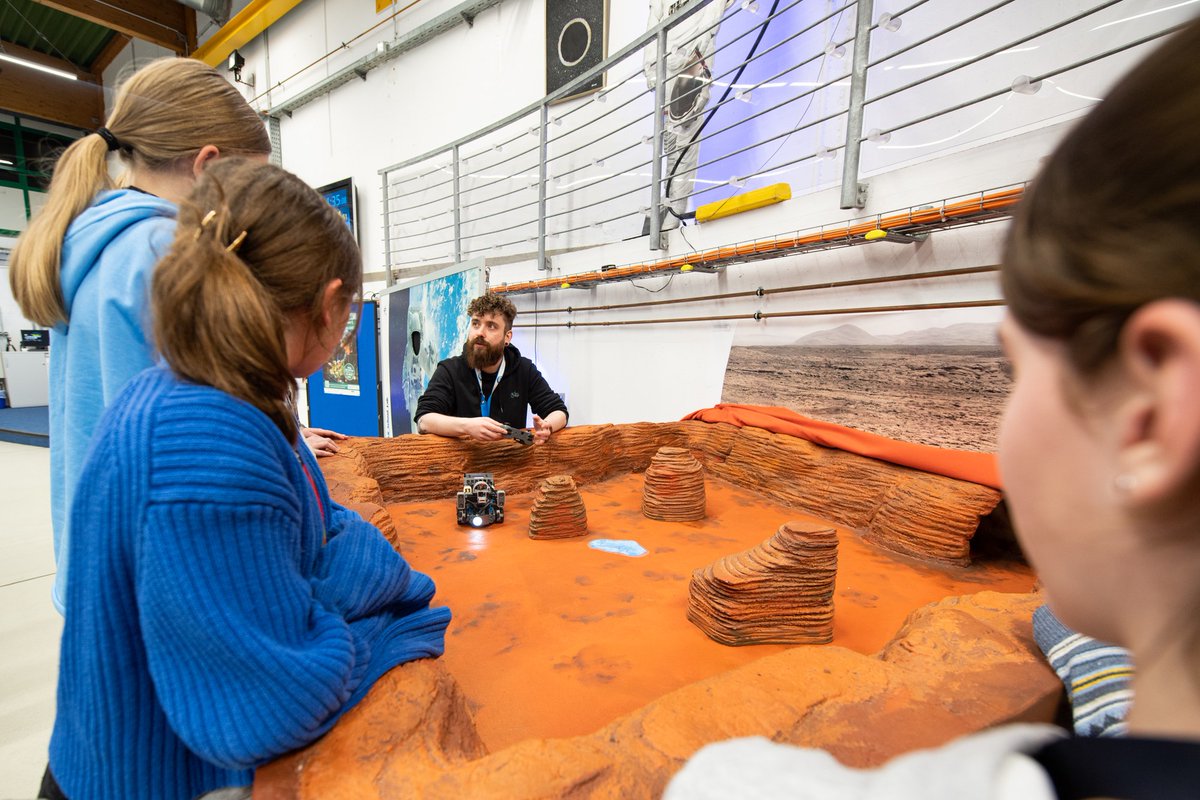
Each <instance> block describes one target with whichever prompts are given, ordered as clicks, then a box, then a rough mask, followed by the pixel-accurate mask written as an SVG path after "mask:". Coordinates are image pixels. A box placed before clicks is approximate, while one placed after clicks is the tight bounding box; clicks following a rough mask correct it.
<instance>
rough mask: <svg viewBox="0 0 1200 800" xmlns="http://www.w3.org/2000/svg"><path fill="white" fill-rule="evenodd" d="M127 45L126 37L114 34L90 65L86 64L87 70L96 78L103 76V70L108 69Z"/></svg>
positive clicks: (121, 34) (127, 39)
mask: <svg viewBox="0 0 1200 800" xmlns="http://www.w3.org/2000/svg"><path fill="white" fill-rule="evenodd" d="M127 44H129V37H128V36H126V35H125V34H123V33H116V32H114V33H113V35H112V38H111V39H109V40H108V44H106V45H104V49H103V50H101V51H100V52H99V53H98V54H97V55H96V57H95V58H93V59H92V63H91V64H88V69H89V70H90V71H91V73H92V74H93V75H95V76H96V77H97V78H99V77H101V76H103V75H104V70H106V69H108V65H109V64H111V63H112V62H113V60H114V59H115V58H116V57H117V56H119V55H120V54H121V51H122V50H124V49H125V45H127Z"/></svg>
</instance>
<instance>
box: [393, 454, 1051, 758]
mask: <svg viewBox="0 0 1200 800" xmlns="http://www.w3.org/2000/svg"><path fill="white" fill-rule="evenodd" d="M642 481H643V476H642V475H640V474H633V475H625V476H622V477H619V478H615V479H613V480H609V481H606V482H603V483H594V484H588V485H586V486H583V487H581V489H580V492H581V494H582V496H583V500H584V504H585V505H586V507H587V517H588V527H589V535H588V537H587V538H581V539H572V540H565V541H534V540H531V539H530V538H529V536H528V524H529V509H530V507H531V505H532V503H533V497H534V495H533V493H527V494H522V495H510V496H509V497H508V498H507V503H506V508H505V511H506V513H505V521H504V522H503V523H502V524H499V525H493V526H491V527H489V528H484V529H480V530H476V529H471V528H466V527H460V526H458V525H457V524H456V523H455V507H454V499H453V498H452V497H451V498H445V499H442V500H437V501H432V502H423V503H402V504H394V505H391V506H389V507H388V510H389V511H390V513H391V514H392V517H393V520H394V521H395V523H396V529H397V532H398V533H399V537H400V541H401V546H402V548H401V549H402V552H403V553H404V555H405V557H406V558H407V559H408V561H409V563H411V564H412V565H413V567H414V568H415V569H418V570H420V571H422V572H425V573H426V574H428V575H430V576H431V577H433V579H434V580H435V581H436V582H437V587H438V593H437V597H436V598H435V604H439V603H440V604H444V605H447V606H449V607H450V608H451V609H452V611H453V612H454V620H453V622H451V624H450V629H449V631H448V635H447V637H446V654H445V656H443V659H444V661H445V662H446V666H447V668H448V669H449V670H450V672H451V674H453V675H454V677H455V678H456V679H457V680H458V682H459V683H460V684H461V686H462V688H463V691H464V692H465V693H466V695H467V696H468V697H469V698H470V700H471V702H472V703H473V704H474V711H475V715H476V723H477V725H478V730H479V733H480V735H481V737H482V738H483V740H484V742H485V743H486V744H487V746H488V747H489V749H490V750H492V751H493V752H495V751H497V750H499V749H501V748H504V747H507V746H509V745H511V744H514V743H516V742H519V741H521V740H523V739H529V738H542V737H566V736H575V735H579V734H586V733H591V732H592V731H594V730H596V729H597V728H600V727H602V726H603V725H605V724H607V723H609V722H611V721H612V720H613V719H615V718H616V717H618V716H620V715H623V714H626V713H629V712H631V711H634V710H635V709H638V708H640V707H642V706H644V705H645V704H646V703H648V702H650V701H652V700H654V699H656V698H658V697H660V696H662V695H663V694H664V693H666V692H669V691H671V690H674V689H677V688H679V687H682V686H685V685H687V684H690V683H693V682H695V681H698V680H701V679H703V678H707V677H709V676H712V675H716V674H718V673H721V672H724V671H725V670H728V669H732V668H734V667H738V666H741V665H743V664H747V663H749V662H752V661H754V660H756V659H759V658H761V657H763V656H766V655H770V654H772V653H776V652H780V651H782V650H785V649H787V646H784V645H755V646H748V647H728V646H725V645H721V644H717V643H716V642H714V641H712V640H710V639H709V638H708V637H706V636H705V635H704V634H703V633H701V632H700V630H699V629H698V628H696V627H695V626H694V625H692V624H691V623H690V622H688V621H687V618H686V613H687V594H688V582H689V580H690V578H691V573H692V570H694V569H696V568H699V567H702V566H705V565H706V564H708V563H710V562H712V561H714V560H716V559H717V558H720V557H721V556H724V555H728V554H730V553H736V552H739V551H741V550H745V549H747V548H750V547H753V546H755V545H757V544H759V543H760V542H762V541H764V540H766V539H768V538H770V537H771V535H772V534H774V533H775V531H776V530H777V529H778V528H779V526H780V525H781V524H782V523H783V522H785V521H787V520H793V519H797V520H803V519H814V518H813V517H806V516H805V515H804V514H802V513H799V512H797V511H795V510H791V509H788V508H785V507H782V506H777V505H771V504H768V503H766V502H764V501H763V500H762V499H760V498H759V497H757V496H755V495H753V494H751V493H749V492H747V491H745V490H742V489H739V488H735V487H733V486H730V485H727V484H724V483H720V482H717V481H714V480H712V479H709V480H708V481H707V482H706V483H707V499H708V517H707V518H706V519H704V520H701V521H699V522H658V521H654V520H649V519H646V518H645V517H643V516H642V513H641V497H642ZM497 486H498V488H501V489H503V488H504V481H503V476H502V475H497ZM838 532H839V549H838V577H837V589H836V592H835V599H834V604H835V613H834V639H833V644H834V645H840V646H843V647H847V648H850V649H853V650H856V651H858V652H860V653H864V654H871V653H874V652H875V651H877V650H879V649H880V648H881V647H883V645H884V644H886V643H887V642H888V641H889V640H890V639H891V638H892V637H893V636H894V635H895V633H896V631H897V630H898V629H899V627H900V625H901V623H902V622H903V621H904V619H905V618H906V617H907V616H908V614H909V613H910V612H912V611H913V610H914V609H916V608H919V607H921V606H924V605H926V604H928V603H931V602H934V601H937V600H940V599H942V598H945V597H949V596H954V595H962V594H973V593H975V592H978V591H983V590H986V589H991V590H995V591H1001V592H1014V593H1024V592H1029V591H1031V590H1032V589H1033V585H1034V577H1033V574H1032V572H1031V571H1030V570H1029V568H1028V567H1026V566H1025V565H1023V564H1020V563H1014V562H987V563H980V564H975V565H973V566H970V567H962V568H956V567H943V566H931V565H927V564H922V563H920V562H917V561H914V560H912V559H907V558H904V557H901V556H893V555H890V554H888V553H886V552H883V551H880V550H878V549H876V548H874V547H871V546H870V545H868V544H866V543H864V542H863V541H862V540H861V539H860V538H859V537H858V536H857V535H856V534H855V533H854V532H853V531H850V530H848V529H845V528H839V531H838ZM599 538H608V539H632V540H635V541H637V542H638V543H639V544H641V545H642V547H644V548H646V550H647V551H649V552H648V553H647V554H646V555H645V556H642V557H637V558H633V557H629V556H624V555H616V554H612V553H606V552H602V551H599V550H595V549H592V548H589V547H588V544H587V543H588V541H590V540H593V539H599ZM807 646H808V647H813V646H814V645H807ZM818 647H819V645H818Z"/></svg>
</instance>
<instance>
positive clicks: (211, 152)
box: [192, 144, 221, 179]
mask: <svg viewBox="0 0 1200 800" xmlns="http://www.w3.org/2000/svg"><path fill="white" fill-rule="evenodd" d="M220 157H221V151H220V150H218V149H217V146H216V145H215V144H206V145H204V147H201V148H200V152H199V153H196V157H195V158H194V159H192V177H194V178H197V179H198V178H199V177H200V174H201V173H202V172H204V168H205V167H207V166H208V165H209V164H210V163H212V162H213V161H216V160H217V159H218V158H220Z"/></svg>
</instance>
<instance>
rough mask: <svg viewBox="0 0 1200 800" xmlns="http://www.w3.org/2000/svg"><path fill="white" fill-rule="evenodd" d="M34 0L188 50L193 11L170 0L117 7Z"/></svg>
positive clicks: (124, 1) (97, 0)
mask: <svg viewBox="0 0 1200 800" xmlns="http://www.w3.org/2000/svg"><path fill="white" fill-rule="evenodd" d="M34 2H35V3H39V4H41V5H44V6H48V7H49V8H53V9H56V10H58V11H62V12H63V13H65V14H70V15H71V16H74V17H79V18H80V19H86V20H87V21H89V22H94V23H96V24H97V25H103V26H104V27H105V28H111V29H112V30H114V31H117V32H118V33H122V34H124V35H126V36H131V37H133V38H135V39H141V40H142V41H145V42H150V43H151V44H156V45H158V46H159V47H165V48H166V49H168V50H173V51H174V52H176V53H179V54H181V55H187V54H188V53H190V52H191V50H190V49H189V47H188V37H187V30H188V23H187V17H188V15H189V14H190V15H192V27H193V29H194V28H195V24H196V23H195V13H196V12H195V11H193V10H192V9H190V8H187V7H186V6H182V5H180V4H179V3H176V2H172V0H121V3H120V6H119V7H118V6H117V4H115V3H107V2H103V0H34ZM193 42H194V39H193Z"/></svg>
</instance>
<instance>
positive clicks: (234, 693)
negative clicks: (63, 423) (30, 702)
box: [43, 159, 450, 800]
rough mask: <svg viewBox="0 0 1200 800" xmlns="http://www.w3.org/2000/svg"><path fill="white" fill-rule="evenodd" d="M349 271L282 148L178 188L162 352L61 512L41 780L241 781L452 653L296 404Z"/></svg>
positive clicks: (68, 786) (177, 794) (77, 790)
mask: <svg viewBox="0 0 1200 800" xmlns="http://www.w3.org/2000/svg"><path fill="white" fill-rule="evenodd" d="M360 282H361V259H360V256H359V252H358V247H357V245H356V244H355V243H354V240H353V238H352V237H351V235H350V232H349V230H348V229H347V227H346V225H345V223H344V222H343V221H342V219H341V217H340V216H338V214H337V213H336V212H335V211H334V210H333V209H332V208H331V207H330V206H329V205H328V204H327V203H326V202H325V201H324V200H323V199H322V198H321V197H320V195H318V194H317V193H316V192H315V191H313V190H312V189H310V188H309V187H307V186H306V185H305V184H304V183H302V182H301V181H300V180H299V179H298V178H296V177H295V176H293V175H291V174H289V173H287V172H284V171H283V170H281V169H279V168H277V167H274V166H271V165H269V164H263V163H257V162H251V161H247V160H245V159H222V160H221V161H220V162H218V163H216V164H213V165H212V166H210V167H209V168H208V169H207V170H205V172H204V174H203V175H202V176H201V178H200V179H199V181H198V182H197V184H196V188H195V191H194V193H193V194H192V196H191V198H190V199H189V200H188V201H187V202H186V203H184V204H183V205H182V206H181V209H180V214H179V225H178V229H177V231H176V233H175V238H174V242H173V244H172V245H171V248H170V251H169V252H168V253H167V255H166V256H165V257H164V259H163V260H162V262H161V263H160V264H159V266H158V267H157V268H156V270H155V273H154V278H153V283H152V290H151V310H152V314H153V320H154V321H153V331H154V341H155V343H156V345H157V346H158V348H159V350H160V351H161V354H162V360H163V361H164V362H165V364H164V365H162V366H160V367H159V368H157V369H150V370H146V371H145V372H143V373H142V374H141V375H139V376H137V377H136V378H134V379H133V380H132V381H131V382H130V384H129V385H128V387H127V388H126V389H125V391H124V392H123V393H122V395H121V397H120V398H119V401H118V402H116V403H114V404H113V406H112V408H110V409H109V411H108V412H107V413H106V414H105V416H104V418H103V419H102V421H101V422H100V424H99V426H98V428H97V431H96V436H95V441H94V444H93V448H92V451H91V454H90V455H89V457H88V459H87V462H86V464H85V465H84V468H83V471H82V473H81V475H80V480H79V490H78V492H77V493H76V499H75V503H74V506H73V508H72V522H73V524H74V525H77V526H84V525H86V526H87V527H88V535H87V536H75V537H72V540H71V543H70V547H71V558H72V560H73V561H74V563H75V564H76V565H77V568H76V571H75V574H74V576H73V577H72V579H71V583H70V585H69V588H68V592H67V614H66V620H65V624H64V628H63V640H62V656H61V661H60V672H59V683H58V708H57V718H56V720H55V725H54V733H53V736H52V738H51V742H50V766H49V769H48V770H47V773H46V778H45V780H44V783H43V795H44V796H47V797H67V798H85V797H121V798H130V799H131V800H152V799H153V800H175V799H178V800H190V798H195V797H198V796H200V795H203V794H205V793H207V792H212V791H215V790H219V789H227V788H228V787H246V791H245V792H244V793H243V796H245V797H249V791H248V787H249V785H250V783H251V781H252V779H253V775H254V768H255V767H257V766H258V765H260V764H262V763H264V762H266V761H269V760H271V759H273V758H276V757H277V756H279V755H281V754H283V753H285V752H287V751H289V750H293V749H295V748H297V747H302V746H304V745H306V744H308V743H309V742H311V741H313V740H314V739H316V738H317V737H319V736H321V735H322V734H323V733H324V732H325V731H327V730H328V729H329V728H330V727H331V726H332V725H333V724H334V722H336V721H337V719H338V718H339V717H340V716H341V715H342V714H344V713H345V712H346V711H347V710H348V709H349V708H351V707H352V706H354V704H355V703H357V702H358V701H359V700H360V699H361V698H362V697H363V696H364V695H365V694H366V693H367V690H368V689H369V688H370V687H371V685H372V684H373V683H374V682H375V681H376V680H377V679H378V678H379V677H380V676H382V675H383V674H384V673H385V672H386V671H387V670H389V669H391V668H392V667H394V666H396V665H398V664H401V663H403V662H406V661H409V660H412V659H415V658H425V657H433V656H437V655H440V654H441V653H442V650H443V648H444V637H445V630H446V625H447V624H448V623H449V620H450V612H449V610H448V609H446V608H430V607H429V601H430V599H431V598H432V597H433V593H434V585H433V582H432V581H431V580H430V579H429V578H428V577H426V576H425V575H422V574H420V573H417V572H413V571H412V570H411V569H410V568H409V566H408V564H406V563H405V561H404V559H403V558H402V557H401V556H400V555H399V554H398V553H397V552H396V551H395V550H394V549H393V548H392V547H391V546H390V545H389V544H388V543H387V541H386V540H385V539H384V538H383V535H382V534H380V533H379V531H378V530H376V529H375V528H374V527H373V526H371V525H370V524H369V523H367V522H364V521H363V519H362V518H361V517H359V516H358V515H357V514H355V513H354V512H352V511H349V510H347V509H345V508H343V507H341V506H339V505H338V504H336V503H335V502H333V500H331V499H330V497H329V492H328V490H327V488H326V485H325V481H324V479H323V478H322V475H321V471H320V470H319V469H318V467H317V465H316V460H315V457H314V455H313V454H312V453H311V452H310V451H309V449H308V448H307V447H305V446H304V445H303V443H302V442H301V441H300V438H299V436H298V435H297V430H296V422H295V418H294V416H293V415H292V411H291V397H292V392H293V391H294V387H295V379H296V378H297V377H301V376H304V375H308V374H310V373H312V372H313V371H315V370H316V369H317V368H318V367H319V366H320V365H321V364H323V363H324V362H325V361H327V360H328V359H329V357H330V355H331V354H332V353H333V351H334V350H335V348H336V347H337V346H338V345H339V344H340V343H341V339H342V335H343V332H344V331H345V327H346V321H347V319H348V317H349V314H350V311H351V307H352V306H353V304H354V302H355V295H356V290H357V288H358V286H359V284H360ZM221 796H222V797H228V796H230V794H229V793H225V794H222V795H221Z"/></svg>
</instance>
